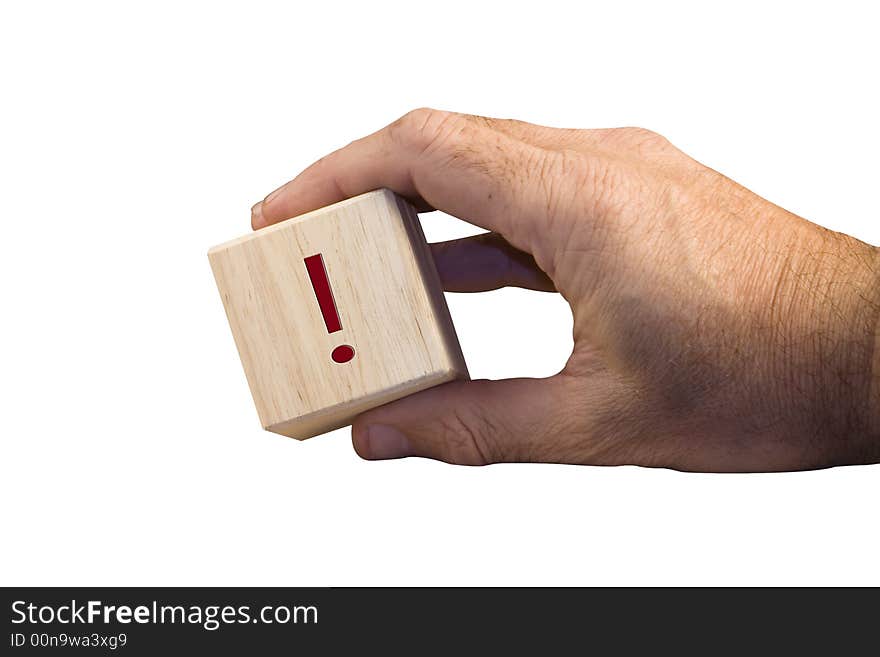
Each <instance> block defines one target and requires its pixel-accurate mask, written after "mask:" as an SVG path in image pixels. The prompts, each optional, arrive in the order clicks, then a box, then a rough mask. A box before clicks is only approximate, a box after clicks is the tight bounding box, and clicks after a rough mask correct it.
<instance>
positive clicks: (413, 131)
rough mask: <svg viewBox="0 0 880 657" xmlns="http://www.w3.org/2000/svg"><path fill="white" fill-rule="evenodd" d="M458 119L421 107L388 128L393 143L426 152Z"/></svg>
mask: <svg viewBox="0 0 880 657" xmlns="http://www.w3.org/2000/svg"><path fill="white" fill-rule="evenodd" d="M456 118H457V115H456V114H453V113H452V112H446V111H443V110H436V109H431V108H429V107H420V108H418V109H414V110H411V111H409V112H407V113H406V114H404V115H403V116H402V117H400V118H399V119H397V121H395V122H394V123H392V124H391V125H390V126H389V127H388V134H389V136H390V138H391V140H392V141H396V142H398V143H403V144H406V145H410V146H415V147H416V148H418V149H419V150H426V149H428V148H430V146H431V145H432V144H433V143H435V142H436V141H437V140H438V139H439V138H440V137H441V136H442V135H443V134H444V132H445V131H446V128H447V127H448V126H449V125H450V124H451V123H453V122H454V121H455V120H456Z"/></svg>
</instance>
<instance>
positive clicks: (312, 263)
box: [304, 253, 354, 363]
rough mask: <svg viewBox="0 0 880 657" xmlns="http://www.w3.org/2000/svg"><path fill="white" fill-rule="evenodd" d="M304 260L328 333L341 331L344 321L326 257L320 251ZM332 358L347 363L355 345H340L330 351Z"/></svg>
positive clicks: (334, 360) (352, 355)
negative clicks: (328, 272) (338, 308)
mask: <svg viewBox="0 0 880 657" xmlns="http://www.w3.org/2000/svg"><path fill="white" fill-rule="evenodd" d="M304 262H305V263H306V271H308V272H309V280H310V281H311V282H312V289H314V290H315V297H316V298H317V299H318V307H319V308H320V309H321V316H322V317H323V318H324V324H325V325H326V326H327V333H336V331H341V330H342V322H341V321H340V320H339V313H338V312H337V311H336V301H335V300H334V299H333V290H332V288H331V287H330V279H329V278H328V277H327V269H326V267H324V258H322V257H321V254H320V253H317V254H315V255H313V256H309V257H308V258H305V259H304ZM330 358H332V359H333V362H335V363H347V362H348V361H350V360H351V359H352V358H354V347H352V346H351V345H347V344H343V345H339V346H338V347H336V349H334V350H333V351H332V352H331V353H330Z"/></svg>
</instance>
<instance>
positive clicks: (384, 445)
mask: <svg viewBox="0 0 880 657" xmlns="http://www.w3.org/2000/svg"><path fill="white" fill-rule="evenodd" d="M366 442H367V458H370V459H376V460H379V459H399V458H403V457H404V456H412V454H413V449H412V445H410V443H409V440H407V438H406V436H404V435H403V434H402V433H401V432H400V431H398V430H397V429H395V428H394V427H389V426H386V425H384V424H373V425H370V426H369V427H367V441H366Z"/></svg>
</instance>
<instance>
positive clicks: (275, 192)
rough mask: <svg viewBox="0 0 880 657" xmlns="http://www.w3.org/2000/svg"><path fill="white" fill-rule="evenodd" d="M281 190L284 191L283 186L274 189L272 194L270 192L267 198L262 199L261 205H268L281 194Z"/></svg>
mask: <svg viewBox="0 0 880 657" xmlns="http://www.w3.org/2000/svg"><path fill="white" fill-rule="evenodd" d="M282 189H284V185H281V187H279V188H278V189H276V190H275V191H274V192H272V193H271V194H269V196H267V197H266V198H264V199H263V203H265V204H266V205H269V204H270V203H271V202H272V201H273V200H274V199H275V197H277V196H278V194H280V193H281V190H282Z"/></svg>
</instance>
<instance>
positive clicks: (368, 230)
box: [208, 189, 468, 439]
mask: <svg viewBox="0 0 880 657" xmlns="http://www.w3.org/2000/svg"><path fill="white" fill-rule="evenodd" d="M208 259H209V261H210V263H211V268H212V270H213V272H214V278H215V279H216V281H217V287H218V288H219V290H220V295H221V297H222V298H223V305H224V307H225V309H226V316H227V318H228V319H229V325H230V327H231V328H232V335H233V337H234V338H235V344H236V346H237V347H238V353H239V356H240V357H241V362H242V365H243V367H244V371H245V375H246V376H247V380H248V385H249V386H250V390H251V394H252V395H253V398H254V404H255V405H256V407H257V413H258V415H259V417H260V422H261V423H262V425H263V428H265V429H266V430H268V431H272V432H275V433H279V434H282V435H285V436H290V437H291V438H298V439H305V438H310V437H312V436H315V435H318V434H320V433H324V432H327V431H330V430H332V429H337V428H339V427H342V426H345V425H347V424H351V422H352V420H353V419H354V418H355V416H356V415H358V414H359V413H362V412H364V411H366V410H369V409H371V408H374V407H376V406H380V405H382V404H386V403H388V402H390V401H393V400H395V399H399V398H401V397H405V396H406V395H410V394H412V393H414V392H418V391H419V390H424V389H425V388H429V387H431V386H435V385H439V384H441V383H446V382H447V381H452V380H454V379H466V378H468V373H467V366H466V365H465V362H464V357H463V356H462V353H461V348H460V346H459V344H458V339H457V337H456V335H455V328H454V327H453V325H452V319H451V317H450V316H449V310H448V308H447V306H446V300H445V298H444V296H443V290H442V289H441V287H440V280H439V278H438V276H437V271H436V269H435V268H434V261H433V259H432V257H431V252H430V249H429V247H428V245H427V243H426V242H425V236H424V234H423V233H422V228H421V225H420V223H419V220H418V215H417V214H416V212H415V210H414V209H413V207H412V206H411V205H410V204H409V203H407V202H406V201H405V200H404V199H402V198H400V197H398V196H396V195H395V194H394V193H393V192H391V191H389V190H387V189H380V190H377V191H373V192H369V193H367V194H362V195H360V196H356V197H353V198H350V199H348V200H345V201H342V202H340V203H336V204H334V205H331V206H328V207H326V208H322V209H320V210H315V211H314V212H309V213H307V214H304V215H301V216H299V217H294V218H293V219H289V220H287V221H283V222H281V223H278V224H275V225H274V226H269V227H268V228H263V229H262V230H259V231H256V232H254V233H251V234H249V235H246V236H244V237H241V238H239V239H236V240H233V241H231V242H227V243H225V244H221V245H220V246H216V247H214V248H213V249H211V250H210V251H209V252H208Z"/></svg>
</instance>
